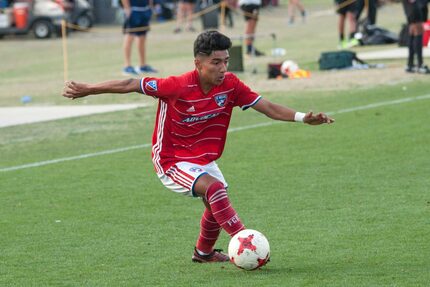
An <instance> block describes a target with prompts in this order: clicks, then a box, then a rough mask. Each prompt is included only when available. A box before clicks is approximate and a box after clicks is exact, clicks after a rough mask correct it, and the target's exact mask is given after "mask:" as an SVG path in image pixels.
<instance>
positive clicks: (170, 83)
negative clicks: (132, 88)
mask: <svg viewBox="0 0 430 287" xmlns="http://www.w3.org/2000/svg"><path fill="white" fill-rule="evenodd" d="M177 87H178V84H177V79H176V77H168V78H153V77H145V78H142V79H141V80H140V89H141V90H142V93H143V94H145V95H148V96H151V97H156V98H160V99H167V98H173V97H175V94H176V93H175V91H177Z"/></svg>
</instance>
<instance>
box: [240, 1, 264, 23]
mask: <svg viewBox="0 0 430 287" xmlns="http://www.w3.org/2000/svg"><path fill="white" fill-rule="evenodd" d="M240 9H241V10H242V11H243V12H245V15H244V17H245V20H246V21H248V20H249V19H255V20H258V13H259V11H260V5H255V4H249V5H242V6H240ZM250 14H252V15H255V18H253V17H252V16H251V15H250Z"/></svg>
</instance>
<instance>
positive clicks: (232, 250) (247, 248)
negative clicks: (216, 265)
mask: <svg viewBox="0 0 430 287" xmlns="http://www.w3.org/2000/svg"><path fill="white" fill-rule="evenodd" d="M228 256H229V257H230V261H231V262H232V263H233V264H234V265H236V266H237V267H239V268H242V269H245V270H255V269H257V268H259V267H262V266H264V265H265V264H266V263H267V262H268V261H269V258H270V246H269V241H268V240H267V238H266V237H265V236H264V235H263V234H262V233H261V232H259V231H256V230H252V229H245V230H242V231H240V232H239V233H237V234H236V235H235V236H233V237H232V238H231V240H230V243H229V244H228Z"/></svg>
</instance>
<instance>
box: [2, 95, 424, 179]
mask: <svg viewBox="0 0 430 287" xmlns="http://www.w3.org/2000/svg"><path fill="white" fill-rule="evenodd" d="M427 99H430V95H424V96H417V97H409V98H403V99H398V100H393V101H385V102H378V103H373V104H369V105H365V106H357V107H352V108H348V109H342V110H338V111H336V112H328V113H327V115H336V114H343V113H349V112H355V111H362V110H369V109H373V108H378V107H383V106H390V105H398V104H403V103H408V102H415V101H419V100H427ZM279 123H283V122H279V121H272V122H264V123H259V124H254V125H249V126H242V127H236V128H231V129H229V130H228V132H229V133H233V132H239V131H243V130H249V129H255V128H259V127H265V126H270V125H274V124H279ZM150 146H151V144H150V143H146V144H141V145H134V146H129V147H123V148H117V149H111V150H105V151H101V152H95V153H87V154H81V155H77V156H71V157H63V158H57V159H53V160H47V161H39V162H34V163H29V164H23V165H17V166H11V167H5V168H1V169H0V172H7V171H14V170H20V169H26V168H31V167H39V166H44V165H49V164H55V163H60V162H65V161H72V160H80V159H85V158H90V157H96V156H102V155H107V154H114V153H119V152H125V151H129V150H134V149H141V148H147V147H150Z"/></svg>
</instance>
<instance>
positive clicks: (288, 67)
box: [281, 60, 299, 76]
mask: <svg viewBox="0 0 430 287" xmlns="http://www.w3.org/2000/svg"><path fill="white" fill-rule="evenodd" d="M298 69H299V65H298V64H297V63H296V62H294V61H291V60H287V61H284V62H283V63H282V65H281V73H282V74H283V75H286V76H288V74H290V73H294V72H295V71H297V70H298Z"/></svg>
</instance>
